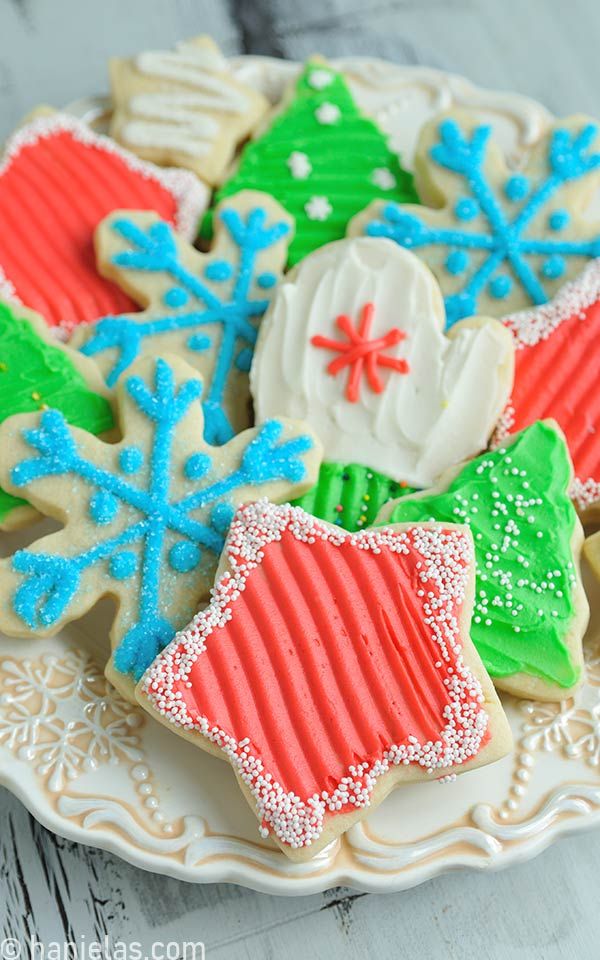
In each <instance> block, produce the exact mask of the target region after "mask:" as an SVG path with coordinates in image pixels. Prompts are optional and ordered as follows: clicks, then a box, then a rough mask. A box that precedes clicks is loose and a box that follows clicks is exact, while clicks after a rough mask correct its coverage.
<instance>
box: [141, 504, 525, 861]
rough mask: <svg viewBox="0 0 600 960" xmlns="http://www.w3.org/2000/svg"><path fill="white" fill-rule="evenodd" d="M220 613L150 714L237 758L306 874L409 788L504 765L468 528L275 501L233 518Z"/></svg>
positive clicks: (169, 663) (209, 619)
mask: <svg viewBox="0 0 600 960" xmlns="http://www.w3.org/2000/svg"><path fill="white" fill-rule="evenodd" d="M220 569H221V576H220V577H219V578H218V580H217V583H216V586H215V588H214V591H213V597H212V600H211V602H210V604H209V605H208V607H207V608H206V609H205V610H203V611H202V612H201V613H199V614H198V615H197V616H196V618H195V619H194V620H193V621H192V623H191V624H190V626H189V627H188V628H187V630H186V631H184V632H183V633H181V634H179V635H178V637H176V638H175V640H173V642H172V643H171V644H170V646H169V647H167V649H166V650H165V651H164V652H163V653H162V654H161V655H160V656H159V657H158V658H157V659H156V660H155V662H154V663H153V665H152V666H151V667H150V669H149V671H148V672H147V674H146V676H145V678H144V679H143V680H142V682H141V684H140V686H139V687H138V697H139V700H140V703H142V705H143V706H144V707H145V708H146V709H150V711H151V712H153V713H154V714H155V715H156V717H157V718H158V719H159V720H161V721H162V722H163V723H168V724H169V725H172V726H174V727H175V728H176V731H177V732H178V733H180V734H182V735H183V736H184V737H187V738H188V739H190V740H191V741H192V742H194V743H196V744H197V745H198V746H200V747H202V748H204V749H205V750H207V751H209V752H211V753H216V754H217V755H221V756H222V757H224V758H226V759H228V760H229V762H230V763H231V765H232V766H233V769H234V771H235V773H236V775H237V778H238V781H239V783H240V786H241V788H242V790H243V791H244V793H245V795H246V797H247V798H248V800H249V802H250V804H251V806H252V807H253V808H254V810H255V812H256V814H257V817H258V819H259V821H260V823H261V830H260V832H261V835H262V836H264V837H266V836H269V835H271V836H272V837H273V839H274V840H275V841H276V842H277V843H278V845H279V846H280V847H281V849H282V850H283V851H284V852H285V853H286V854H287V855H288V856H289V857H291V858H292V859H294V860H307V859H310V858H311V857H312V856H314V855H315V854H316V853H318V852H319V850H321V849H322V848H323V847H324V846H326V845H327V844H328V843H329V842H330V841H331V840H332V839H334V838H335V837H336V836H338V835H339V834H341V833H343V832H344V831H345V830H347V829H348V828H349V827H350V826H351V825H352V823H353V822H355V821H356V820H358V819H360V818H361V817H363V816H365V811H366V808H367V807H368V806H369V805H371V806H374V805H376V804H377V803H379V802H380V801H381V800H383V798H384V797H385V796H386V795H387V794H388V793H389V791H390V790H391V789H392V788H393V787H394V786H395V785H396V784H398V783H400V782H401V781H407V780H419V779H426V778H427V777H428V776H431V775H434V774H437V775H438V776H442V775H446V774H451V773H453V772H455V771H457V770H459V769H463V768H465V767H474V766H478V765H481V764H484V763H489V762H490V761H491V760H495V759H496V758H498V757H500V756H502V755H503V754H504V753H505V752H507V750H508V749H509V748H510V742H511V735H510V731H509V728H508V724H507V721H506V718H505V716H504V714H503V711H502V708H501V706H500V703H499V701H498V699H497V697H496V694H495V693H494V690H493V687H492V685H491V682H490V680H489V678H488V676H487V674H486V673H485V671H484V669H483V666H482V664H481V662H480V660H479V658H478V656H477V654H476V652H475V649H474V647H473V646H472V644H471V641H470V639H469V635H468V630H469V624H470V620H471V610H472V604H473V589H474V587H473V582H474V559H473V544H472V539H471V536H470V533H469V532H468V530H467V528H465V527H457V526H453V525H445V524H444V525H442V524H424V525H420V526H415V525H410V524H397V525H394V526H390V527H381V528H377V529H370V530H363V531H361V532H360V533H355V534H351V533H348V532H346V531H344V530H341V529H340V528H339V527H334V526H331V525H329V524H326V523H323V522H322V521H319V520H316V519H315V518H314V517H311V516H310V515H309V514H307V513H305V512H304V511H303V510H301V509H300V508H299V507H291V506H290V505H289V504H285V505H284V506H275V505H273V504H270V503H268V502H267V501H265V500H262V501H259V502H258V503H254V504H250V505H248V506H246V507H242V508H241V509H240V510H239V511H238V513H237V515H236V518H235V519H234V521H233V524H232V526H231V530H230V534H229V538H228V540H227V544H226V547H225V552H224V559H222V561H221V568H220Z"/></svg>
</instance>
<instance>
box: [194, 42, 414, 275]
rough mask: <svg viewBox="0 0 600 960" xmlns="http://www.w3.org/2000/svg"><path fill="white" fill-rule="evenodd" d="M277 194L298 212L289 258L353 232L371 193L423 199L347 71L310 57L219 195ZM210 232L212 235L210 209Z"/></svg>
mask: <svg viewBox="0 0 600 960" xmlns="http://www.w3.org/2000/svg"><path fill="white" fill-rule="evenodd" d="M248 188H250V189H254V190H263V191H265V192H266V193H270V194H271V195H272V196H273V197H275V198H276V199H277V200H278V201H279V202H280V203H281V204H282V205H283V206H284V207H285V209H286V210H287V211H288V212H289V213H291V214H292V215H293V216H294V217H295V220H296V236H295V238H294V240H293V241H292V244H291V246H290V249H289V260H288V263H289V265H290V266H293V265H294V264H295V263H297V262H298V261H299V260H301V259H302V258H303V257H305V256H306V254H307V253H310V252H311V250H315V249H316V248H317V247H320V246H322V245H323V244H325V243H328V242H329V241H331V240H339V239H340V238H341V237H344V236H345V234H346V226H347V224H348V221H349V220H350V219H351V218H352V217H353V216H354V214H356V213H358V211H360V210H362V209H363V208H364V207H365V206H366V205H367V204H368V203H370V202H371V200H375V199H384V200H392V201H396V202H400V203H418V198H417V195H416V193H415V190H414V187H413V180H412V176H411V174H410V173H407V171H406V170H404V169H403V168H402V167H401V166H400V163H399V161H398V157H397V155H396V154H395V153H393V151H391V150H390V149H389V147H388V145H387V138H386V136H385V135H384V134H383V133H382V132H381V131H380V130H379V128H378V127H377V125H376V124H375V123H374V122H373V121H372V120H370V119H368V118H367V117H365V116H363V114H362V113H361V111H360V110H359V109H358V107H357V106H356V104H355V102H354V99H353V97H352V94H351V93H350V90H349V89H348V86H347V84H346V81H345V80H344V78H343V77H342V75H341V74H339V73H337V72H336V71H335V70H333V69H332V68H331V67H330V66H328V65H327V64H324V63H320V62H316V61H314V62H309V63H308V64H307V65H306V67H305V69H304V71H303V72H302V74H301V76H300V78H299V79H298V81H297V83H296V86H295V88H294V89H293V91H292V92H291V93H290V95H289V96H288V98H287V99H286V100H285V101H284V104H283V107H282V109H281V111H280V112H279V113H278V114H277V115H276V116H275V118H274V120H273V122H272V123H271V125H270V127H269V128H268V129H267V130H266V131H265V132H264V133H263V134H262V136H260V137H259V138H258V139H256V140H253V141H251V142H250V143H248V144H247V146H246V147H245V149H244V150H243V152H242V155H241V158H240V162H239V166H238V168H237V171H236V172H235V173H234V175H233V176H232V177H231V179H230V180H228V181H226V182H225V183H224V184H223V186H222V187H220V189H219V190H218V191H217V194H216V198H215V202H216V203H218V202H219V201H220V200H222V199H223V197H227V196H230V195H231V194H233V193H237V192H238V191H239V190H244V189H248ZM202 232H203V234H204V235H206V236H209V235H210V232H211V219H210V214H209V215H208V216H207V217H206V218H205V220H204V225H203V230H202Z"/></svg>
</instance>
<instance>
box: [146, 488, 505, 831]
mask: <svg viewBox="0 0 600 960" xmlns="http://www.w3.org/2000/svg"><path fill="white" fill-rule="evenodd" d="M285 531H288V532H289V533H291V534H292V535H293V536H294V537H295V538H296V539H297V540H300V541H302V542H305V543H308V544H310V543H312V542H314V541H315V540H316V539H319V540H326V541H329V542H330V543H331V544H332V546H340V545H341V544H343V543H346V542H350V543H352V544H353V545H354V546H355V547H356V548H357V549H361V550H371V551H373V552H374V553H381V551H382V549H386V550H391V551H393V552H395V553H404V554H407V553H409V552H410V550H411V549H412V550H415V551H416V552H417V553H419V554H420V556H421V557H422V561H420V562H421V565H422V569H421V574H420V579H421V589H420V590H419V594H422V597H421V599H422V603H423V616H424V618H425V622H426V623H427V624H429V626H430V627H431V631H432V634H433V638H434V640H435V642H436V644H437V646H438V649H439V658H440V659H439V661H438V662H437V663H436V667H437V668H438V669H439V668H441V667H442V661H446V663H451V664H452V667H453V672H452V677H451V678H449V680H448V683H447V686H448V699H449V703H448V704H447V706H446V707H445V709H444V719H445V721H446V724H445V726H444V727H443V728H442V730H441V731H440V734H439V740H438V742H437V743H436V744H434V743H431V742H430V743H424V744H421V743H420V742H419V741H418V739H417V738H416V737H414V736H409V737H408V742H407V743H405V744H389V745H388V746H387V748H386V749H383V750H382V752H381V756H379V757H377V758H375V759H374V760H372V759H371V760H369V761H365V762H363V763H356V764H355V765H352V766H350V767H349V768H348V770H347V771H346V775H345V776H344V777H343V778H342V779H341V780H340V781H339V783H338V784H337V786H336V787H335V788H334V789H333V790H332V791H331V792H325V791H324V792H323V793H321V794H319V793H316V794H315V795H314V796H312V797H307V798H304V799H301V798H300V797H298V796H296V795H295V794H294V793H293V792H287V793H286V791H285V790H284V788H283V787H282V786H281V785H280V784H279V783H278V782H277V781H276V780H275V778H274V777H273V776H272V774H270V773H269V772H268V771H267V770H265V768H264V765H263V762H262V760H261V759H260V758H259V757H257V756H255V755H254V754H252V753H251V752H250V740H249V738H248V737H243V738H242V739H241V740H239V741H238V740H236V739H235V738H234V737H232V736H231V735H230V734H228V733H226V731H225V730H223V729H221V728H220V727H218V726H215V725H212V724H211V723H210V721H209V720H208V718H207V717H205V716H202V715H199V716H192V715H191V714H190V713H189V711H188V708H187V704H186V703H185V701H184V700H183V699H182V698H181V694H180V693H179V692H178V690H177V689H175V688H176V687H179V686H180V685H181V684H184V685H185V684H190V681H189V674H190V671H191V669H192V667H193V665H194V664H195V663H196V661H197V660H198V658H199V657H200V656H201V655H202V653H204V651H205V650H206V644H207V642H208V640H209V638H210V636H211V634H212V633H213V631H215V630H217V629H219V628H221V627H223V626H225V624H226V623H227V622H228V621H229V620H231V619H232V618H233V617H234V616H235V603H236V601H237V600H238V599H239V598H240V596H242V595H243V591H244V588H245V584H246V581H247V580H248V578H249V577H250V576H251V575H252V571H253V570H254V569H256V568H257V567H258V566H259V565H260V563H261V562H262V560H263V557H264V552H263V551H264V548H265V547H266V546H267V544H269V543H273V542H274V541H277V540H280V539H281V537H282V535H283V533H284V532H285ZM225 552H226V556H227V559H228V562H229V567H230V569H229V570H227V571H226V572H225V573H223V574H222V576H221V577H220V578H219V579H218V580H217V582H216V584H215V587H214V589H213V593H212V599H211V602H210V603H209V605H208V606H207V607H206V608H205V609H204V610H202V611H201V612H200V613H199V614H197V616H196V617H195V618H194V620H193V621H192V623H191V624H190V626H189V627H188V628H187V629H186V630H185V631H183V632H182V633H180V634H179V635H178V636H176V637H175V639H174V640H173V641H172V642H171V643H170V644H169V646H168V647H167V648H166V649H165V650H164V651H163V652H162V654H160V655H159V656H158V657H157V659H156V660H155V661H154V663H153V664H152V666H151V667H150V668H149V670H148V671H147V673H146V675H145V677H144V678H143V680H142V684H141V691H142V693H141V694H140V701H141V702H143V696H144V697H147V698H148V699H149V700H150V701H151V703H152V704H153V706H154V708H155V709H156V710H157V711H158V712H159V713H161V714H162V715H163V716H164V717H165V719H167V720H168V721H169V723H172V724H173V725H174V726H178V727H180V728H182V729H183V730H184V731H186V732H187V733H190V732H191V733H195V734H198V735H201V736H204V737H206V739H208V740H209V741H210V742H212V743H214V744H216V745H217V746H218V747H219V748H220V749H221V750H222V751H223V753H224V754H225V756H226V757H227V758H228V759H229V761H230V763H231V764H232V766H233V768H234V770H235V771H236V773H237V774H238V776H239V777H240V779H241V780H242V781H243V782H244V784H245V785H246V786H247V787H248V789H249V790H250V792H251V793H252V795H253V797H254V800H255V803H256V806H257V811H258V816H259V819H260V821H261V827H260V833H261V835H262V836H264V837H266V836H268V835H269V832H271V831H272V832H273V833H275V835H276V836H277V837H278V839H279V841H280V842H281V843H283V844H288V845H289V846H291V847H292V848H299V847H306V846H309V845H310V844H311V843H313V842H314V841H315V840H316V839H318V838H319V836H320V835H321V833H322V832H323V829H324V821H325V817H326V815H328V816H329V817H331V816H332V815H333V816H335V815H336V814H337V813H340V812H347V811H348V810H349V809H359V808H363V807H368V806H369V804H370V798H371V794H372V792H373V789H374V787H375V784H376V783H377V781H378V779H379V778H380V777H381V776H383V775H384V774H386V773H387V772H389V771H390V770H391V769H392V767H394V766H398V765H402V764H404V765H407V764H419V765H420V766H422V767H423V768H425V769H426V770H427V772H428V773H433V772H434V771H436V770H440V769H441V770H444V769H446V770H448V769H449V768H452V767H455V766H459V765H460V764H462V763H465V762H466V761H467V760H469V759H471V758H472V757H474V756H476V755H477V753H478V752H479V749H480V747H481V744H482V741H483V738H484V736H485V734H486V731H487V729H488V723H489V718H488V715H487V713H486V712H485V710H484V709H483V707H482V703H483V694H482V690H481V686H480V683H479V681H478V679H477V678H476V677H475V676H474V674H473V673H472V672H471V670H470V669H469V668H468V667H467V666H466V665H465V663H464V661H463V658H462V643H461V639H462V638H461V632H460V625H459V623H458V621H457V619H456V616H455V614H454V612H453V610H454V606H455V604H461V603H462V602H463V601H464V597H465V588H466V582H467V578H468V575H469V570H470V569H472V567H473V564H474V556H473V548H472V543H471V542H470V539H469V538H468V536H467V535H465V533H464V532H462V531H460V530H451V531H448V530H441V529H440V528H439V527H438V528H436V527H430V526H420V527H419V526H413V527H409V528H406V527H404V528H403V529H401V530H394V529H393V528H386V527H379V528H371V529H368V530H363V531H360V532H359V533H354V534H352V533H348V532H346V531H343V530H340V529H338V528H335V527H331V526H329V525H327V524H323V523H321V522H319V521H317V520H316V519H315V518H314V517H312V516H310V515H309V514H307V513H305V512H304V511H303V510H301V509H300V508H299V507H292V506H290V505H289V504H284V505H283V506H276V505H275V504H272V503H269V502H268V501H266V500H260V501H258V502H256V503H252V504H249V505H247V506H245V507H242V508H241V509H240V510H239V511H238V512H237V514H236V516H235V518H234V520H233V523H232V525H231V528H230V532H229V536H228V539H227V544H226V547H225ZM427 584H429V585H430V587H431V586H433V587H434V588H437V591H436V592H437V596H436V594H435V593H434V594H433V595H431V593H430V591H427V589H426V585H427ZM432 597H433V598H432ZM444 682H445V683H446V681H444ZM190 685H191V684H190ZM142 695H143V696H142Z"/></svg>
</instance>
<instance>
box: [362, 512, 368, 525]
mask: <svg viewBox="0 0 600 960" xmlns="http://www.w3.org/2000/svg"><path fill="white" fill-rule="evenodd" d="M366 519H367V515H366V514H365V513H363V515H362V517H361V518H360V522H361V523H364V522H365V520H366Z"/></svg>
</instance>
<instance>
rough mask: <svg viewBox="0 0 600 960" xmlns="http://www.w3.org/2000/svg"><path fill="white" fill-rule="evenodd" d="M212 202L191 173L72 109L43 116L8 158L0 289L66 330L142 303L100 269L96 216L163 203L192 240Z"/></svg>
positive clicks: (0, 225) (11, 145)
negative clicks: (139, 153) (100, 130)
mask: <svg viewBox="0 0 600 960" xmlns="http://www.w3.org/2000/svg"><path fill="white" fill-rule="evenodd" d="M206 200H207V191H206V187H205V186H204V185H203V184H202V183H201V182H200V181H199V180H198V179H197V178H196V177H195V176H194V174H192V173H189V172H187V171H184V170H161V169H160V168H159V167H156V166H154V165H153V164H151V163H145V162H143V161H142V160H139V159H138V158H137V157H135V156H133V154H131V153H128V152H127V151H126V150H123V149H121V147H118V146H117V144H116V143H115V142H114V141H113V140H110V139H109V138H108V137H103V136H100V135H98V134H96V133H94V132H93V131H92V130H91V129H90V128H89V127H88V126H87V125H86V124H84V123H81V122H79V121H78V120H75V119H74V118H73V117H69V116H66V115H64V114H59V113H56V114H51V115H50V116H43V117H39V118H38V119H36V120H33V121H32V122H31V123H29V124H27V125H26V126H24V127H22V128H21V129H20V130H18V131H17V132H16V133H15V134H14V135H13V136H12V137H11V139H10V140H9V141H8V144H7V146H6V150H5V153H4V158H3V161H2V163H1V165H0V295H2V296H4V297H5V298H7V299H11V300H13V301H17V302H19V303H23V304H25V305H26V306H28V307H32V308H33V309H34V310H36V311H38V313H41V314H42V316H44V317H45V318H46V320H47V321H48V323H49V324H50V325H52V326H54V325H59V324H62V325H64V326H65V327H67V328H72V327H73V326H75V325H76V324H77V323H81V322H82V321H90V320H96V319H97V318H98V317H100V316H104V315H106V314H111V313H117V314H119V313H124V312H127V311H130V310H135V309H137V307H136V305H135V304H134V303H133V301H131V300H130V299H129V297H127V296H126V295H125V294H124V293H123V291H122V290H120V289H119V288H118V287H117V286H116V285H115V284H113V283H111V282H110V281H109V280H105V279H104V278H103V277H101V276H100V275H99V274H98V272H97V271H96V258H95V254H94V245H93V233H94V230H95V228H96V226H97V224H98V223H99V222H100V220H102V219H103V218H104V217H105V216H106V215H107V214H109V213H112V211H113V210H116V209H121V208H125V209H135V210H155V211H156V212H157V213H158V214H159V216H160V217H161V218H162V219H164V220H168V221H169V222H171V223H173V224H175V226H176V227H177V229H178V230H179V231H180V232H181V233H183V234H184V235H185V236H186V237H188V238H189V239H191V238H192V237H193V236H194V235H195V232H196V225H197V222H198V217H199V215H200V213H201V212H202V211H203V210H204V208H205V206H206Z"/></svg>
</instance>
